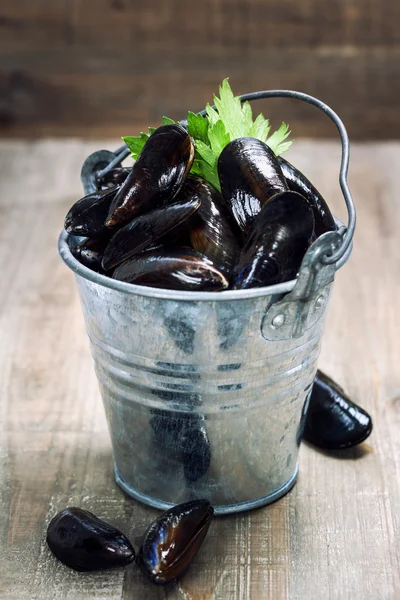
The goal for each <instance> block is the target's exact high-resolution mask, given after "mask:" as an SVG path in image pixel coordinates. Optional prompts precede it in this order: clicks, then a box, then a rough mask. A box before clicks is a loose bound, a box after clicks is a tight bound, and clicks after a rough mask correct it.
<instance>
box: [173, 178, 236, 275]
mask: <svg viewBox="0 0 400 600" xmlns="http://www.w3.org/2000/svg"><path fill="white" fill-rule="evenodd" d="M183 193H186V195H187V196H188V197H198V198H199V200H200V207H199V209H198V210H197V211H196V214H195V215H193V217H192V218H191V219H190V221H189V224H188V226H189V235H190V241H191V245H192V246H193V248H194V249H195V250H197V251H198V252H201V253H202V254H204V256H206V257H207V258H209V259H210V260H211V261H212V263H213V264H214V265H215V266H216V267H217V268H218V269H220V270H221V272H222V273H224V275H226V276H227V277H230V275H231V273H232V271H233V269H234V267H235V265H236V262H237V259H238V257H239V252H240V246H239V242H238V239H240V238H241V233H240V230H239V229H238V227H237V225H236V222H234V221H233V219H232V215H231V213H230V212H229V211H228V210H227V208H226V206H225V204H224V200H223V198H222V195H221V194H220V193H219V192H218V191H217V190H216V189H215V188H213V187H212V185H210V184H209V183H207V182H206V181H204V179H200V178H198V177H188V178H187V180H186V182H185V185H184V186H183V188H182V190H181V192H180V194H179V197H181V195H182V194H183Z"/></svg>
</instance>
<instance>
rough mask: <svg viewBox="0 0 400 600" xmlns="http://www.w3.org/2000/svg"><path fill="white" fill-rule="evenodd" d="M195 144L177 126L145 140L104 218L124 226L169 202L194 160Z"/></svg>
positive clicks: (168, 127)
mask: <svg viewBox="0 0 400 600" xmlns="http://www.w3.org/2000/svg"><path fill="white" fill-rule="evenodd" d="M194 152H195V147H194V142H193V140H192V138H191V137H190V135H189V134H188V132H187V131H186V130H185V129H184V128H183V127H181V126H180V125H161V127H159V128H158V129H156V130H155V131H154V133H153V134H152V135H151V136H150V137H149V139H148V140H147V142H146V144H145V146H144V148H143V150H142V152H141V154H140V156H139V158H138V160H137V161H136V162H135V164H134V165H133V168H132V171H131V173H130V174H129V175H128V177H127V178H126V179H125V181H124V183H123V184H122V186H121V189H120V190H119V192H118V194H117V195H116V197H115V199H114V201H113V203H112V205H111V207H110V210H109V213H108V217H107V221H106V224H107V225H108V226H109V227H112V226H114V225H123V224H125V223H127V222H128V221H130V220H131V219H133V218H134V217H137V216H139V215H141V214H143V213H145V212H148V211H149V210H152V209H155V208H157V207H159V206H161V205H162V204H165V203H166V202H169V201H170V200H172V199H173V198H174V196H176V194H177V193H178V192H179V190H180V188H181V186H182V184H183V182H184V179H185V177H186V175H187V174H188V173H189V171H190V168H191V166H192V163H193V159H194Z"/></svg>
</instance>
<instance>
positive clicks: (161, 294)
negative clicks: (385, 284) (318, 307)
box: [58, 219, 350, 302]
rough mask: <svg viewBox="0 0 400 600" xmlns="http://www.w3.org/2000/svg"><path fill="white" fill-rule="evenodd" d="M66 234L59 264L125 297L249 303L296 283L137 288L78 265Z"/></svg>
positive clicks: (61, 238)
mask: <svg viewBox="0 0 400 600" xmlns="http://www.w3.org/2000/svg"><path fill="white" fill-rule="evenodd" d="M335 220H336V223H337V225H338V227H340V226H341V225H342V223H341V221H339V219H335ZM69 237H70V234H68V233H67V232H66V231H65V229H63V230H62V231H61V233H60V236H59V238H58V251H59V254H60V256H61V258H62V260H63V262H64V263H65V264H66V265H67V267H69V268H70V269H71V271H72V272H73V273H74V274H75V275H79V276H80V277H82V278H83V279H86V280H87V281H91V282H92V283H96V284H97V285H100V286H101V287H105V288H109V289H112V290H115V291H117V292H123V293H125V294H132V295H134V296H147V297H149V298H158V299H162V300H175V301H176V300H178V301H192V302H199V301H203V302H215V301H216V302H224V301H226V300H249V299H252V298H260V297H262V296H274V295H279V294H287V293H288V292H291V291H292V290H293V288H294V286H295V284H296V281H297V279H291V280H290V281H284V282H283V283H277V284H275V285H269V286H265V287H257V288H250V289H247V290H225V291H222V292H192V291H188V290H168V289H165V288H156V287H150V286H145V285H137V284H135V283H126V282H125V281H118V280H117V279H112V278H111V277H107V276H106V275H102V274H101V273H96V272H95V271H92V270H91V269H89V268H88V267H85V265H83V264H82V263H80V262H79V261H78V260H77V259H76V258H75V257H74V256H73V254H72V252H71V249H70V247H69V244H68V239H69ZM349 255H350V252H348V253H347V254H346V259H345V261H340V265H339V264H338V265H337V268H339V266H340V267H341V266H342V264H344V262H346V260H347V259H348V257H349Z"/></svg>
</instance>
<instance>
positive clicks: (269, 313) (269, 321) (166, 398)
mask: <svg viewBox="0 0 400 600" xmlns="http://www.w3.org/2000/svg"><path fill="white" fill-rule="evenodd" d="M273 96H290V97H296V98H300V99H302V100H305V101H306V102H309V103H311V104H314V105H316V106H318V107H319V108H322V110H324V111H325V112H326V113H327V114H328V116H330V117H331V118H332V119H333V120H334V122H335V123H336V125H337V127H338V129H339V133H340V135H341V138H342V143H343V155H342V165H341V172H340V182H341V186H342V190H343V194H344V196H345V200H346V203H347V206H348V209H349V225H348V228H347V229H346V228H344V227H343V226H340V227H339V229H338V231H337V232H329V233H325V234H324V235H322V236H321V237H319V238H318V239H317V240H316V241H315V242H314V244H313V245H312V246H311V247H310V248H309V250H308V251H307V253H306V255H305V257H304V260H303V263H302V266H301V269H300V272H299V276H298V278H297V280H294V281H290V282H285V283H282V284H279V285H275V286H270V287H265V288H256V289H250V290H238V291H226V292H218V293H210V292H179V291H172V290H161V289H155V288H148V287H143V286H137V285H132V284H127V283H123V282H120V281H116V280H113V279H110V278H107V277H105V276H103V275H99V274H97V273H94V272H93V271H90V270H89V269H87V268H86V267H85V266H83V265H82V264H80V263H79V262H78V261H77V260H76V259H75V258H74V257H73V256H72V254H71V251H70V248H69V243H68V242H69V240H68V235H67V234H66V233H65V232H63V233H62V234H61V236H60V240H59V250H60V254H61V257H62V259H63V260H64V262H65V263H66V264H67V265H68V266H69V267H70V268H71V269H72V270H73V271H74V272H75V275H76V280H77V285H78V290H79V294H80V298H81V302H82V306H83V311H84V316H85V321H86V329H87V333H88V335H89V338H90V342H91V350H92V354H93V357H94V361H95V367H96V373H97V377H98V380H99V383H100V389H101V393H102V397H103V402H104V407H105V411H106V416H107V421H108V427H109V430H110V435H111V440H112V445H113V451H114V459H115V476H116V480H117V482H118V484H119V485H120V486H121V487H122V488H123V489H124V490H125V492H127V493H128V494H129V495H131V496H132V497H133V498H135V499H137V500H140V501H141V502H144V503H146V504H149V505H151V506H154V507H157V508H161V509H166V508H168V507H170V506H171V505H173V504H176V503H179V502H183V501H186V500H189V499H193V498H198V497H201V498H207V499H209V500H210V502H211V504H212V505H214V507H215V512H216V513H217V514H221V513H231V512H236V511H242V510H248V509H251V508H255V507H258V506H261V505H264V504H268V503H270V502H272V501H274V500H276V499H278V498H280V497H281V496H282V495H284V494H285V493H286V492H287V491H289V490H290V488H291V487H292V486H293V485H294V483H295V481H296V477H297V472H298V463H297V458H298V449H299V445H300V441H301V435H302V426H303V423H304V418H305V415H306V411H307V399H308V398H309V392H310V390H311V387H312V384H313V379H314V375H315V372H316V368H317V358H318V354H319V349H320V342H321V335H322V327H323V322H324V317H325V313H326V308H327V304H328V299H329V293H330V289H331V285H332V282H333V279H334V274H335V271H336V269H337V268H339V267H340V266H341V265H342V264H343V263H344V262H345V261H346V259H347V258H348V256H349V254H350V251H351V239H352V235H353V231H354V226H355V213H354V206H353V203H352V200H351V196H350V192H349V190H348V187H347V183H346V173H347V165H348V138H347V134H346V131H345V129H344V127H343V124H342V123H341V121H340V119H339V118H338V117H337V115H335V113H333V111H332V110H331V109H330V108H329V107H327V106H326V105H324V104H323V103H321V102H320V101H319V100H317V99H315V98H312V97H310V96H307V95H305V94H300V93H298V92H289V91H282V90H275V91H269V92H258V93H257V94H252V95H247V96H243V97H242V99H243V100H245V99H253V98H255V97H273ZM125 155H126V150H123V151H121V152H119V153H118V151H117V154H116V157H117V158H119V159H120V160H119V162H121V160H122V159H123V158H124V157H125ZM112 162H113V163H114V165H115V164H117V162H118V161H112ZM111 166H113V165H112V164H110V165H109V167H108V168H110V167H111ZM340 225H341V224H340Z"/></svg>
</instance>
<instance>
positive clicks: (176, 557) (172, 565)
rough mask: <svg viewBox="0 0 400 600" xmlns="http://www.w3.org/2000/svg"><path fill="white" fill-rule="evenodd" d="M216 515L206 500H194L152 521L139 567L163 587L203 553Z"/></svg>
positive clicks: (140, 551)
mask: <svg viewBox="0 0 400 600" xmlns="http://www.w3.org/2000/svg"><path fill="white" fill-rule="evenodd" d="M213 514H214V509H213V508H212V506H210V503H209V502H208V501H207V500H192V501H191V502H185V503H183V504H178V505H177V506H174V507H173V508H171V509H170V510H167V511H166V512H165V513H163V514H162V515H161V516H160V517H158V519H156V520H155V521H153V523H152V524H151V525H150V527H149V529H148V530H147V532H146V534H145V537H144V541H143V544H142V546H141V548H140V550H139V553H138V564H139V566H140V568H141V569H142V571H143V572H144V573H145V575H147V577H148V578H149V579H150V580H151V581H152V582H153V583H156V584H159V585H164V584H166V583H169V582H171V581H174V580H175V579H177V578H178V577H180V576H181V575H182V574H183V573H184V572H185V571H186V569H187V568H188V567H189V566H190V563H191V562H192V560H193V558H194V557H195V556H196V554H197V553H198V551H199V550H200V547H201V545H202V543H203V541H204V538H205V537H206V535H207V532H208V529H209V527H210V524H211V518H212V516H213Z"/></svg>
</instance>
